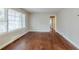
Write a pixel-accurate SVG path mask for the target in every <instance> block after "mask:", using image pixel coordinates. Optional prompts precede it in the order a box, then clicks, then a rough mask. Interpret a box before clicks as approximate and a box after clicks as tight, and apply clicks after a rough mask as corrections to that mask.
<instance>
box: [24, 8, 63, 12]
mask: <svg viewBox="0 0 79 59" xmlns="http://www.w3.org/2000/svg"><path fill="white" fill-rule="evenodd" d="M61 9H62V8H25V10H26V11H28V12H30V13H57V12H59V11H60V10H61Z"/></svg>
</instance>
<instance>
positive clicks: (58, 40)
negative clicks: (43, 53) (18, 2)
mask: <svg viewBox="0 0 79 59" xmlns="http://www.w3.org/2000/svg"><path fill="white" fill-rule="evenodd" d="M78 25H79V8H0V49H1V50H78V49H79V40H78V39H79V26H78Z"/></svg>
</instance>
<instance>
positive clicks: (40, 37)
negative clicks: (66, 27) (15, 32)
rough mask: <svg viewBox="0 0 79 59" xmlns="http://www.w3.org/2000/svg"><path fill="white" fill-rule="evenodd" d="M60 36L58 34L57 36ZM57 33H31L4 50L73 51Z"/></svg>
mask: <svg viewBox="0 0 79 59" xmlns="http://www.w3.org/2000/svg"><path fill="white" fill-rule="evenodd" d="M57 35H58V34H57ZM57 35H56V32H29V33H27V34H26V35H24V36H22V37H21V38H19V39H18V40H16V41H15V42H13V43H12V44H10V45H8V46H7V47H5V48H3V50H72V49H76V48H75V47H73V46H69V45H67V44H66V42H65V43H64V41H62V39H60V37H58V36H57Z"/></svg>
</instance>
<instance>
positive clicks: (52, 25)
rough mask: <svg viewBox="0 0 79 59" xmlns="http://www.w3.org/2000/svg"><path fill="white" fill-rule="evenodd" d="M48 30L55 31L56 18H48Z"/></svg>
mask: <svg viewBox="0 0 79 59" xmlns="http://www.w3.org/2000/svg"><path fill="white" fill-rule="evenodd" d="M50 30H51V31H52V30H56V16H50Z"/></svg>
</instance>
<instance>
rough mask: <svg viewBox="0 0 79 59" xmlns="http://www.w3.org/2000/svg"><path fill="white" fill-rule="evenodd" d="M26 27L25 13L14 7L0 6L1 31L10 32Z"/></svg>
mask: <svg viewBox="0 0 79 59" xmlns="http://www.w3.org/2000/svg"><path fill="white" fill-rule="evenodd" d="M6 10H8V11H6ZM6 13H7V14H6ZM6 17H7V19H6ZM24 27H25V14H23V13H21V12H18V11H16V10H14V9H4V8H0V33H3V32H7V31H8V32H9V31H13V30H16V29H20V28H24Z"/></svg>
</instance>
